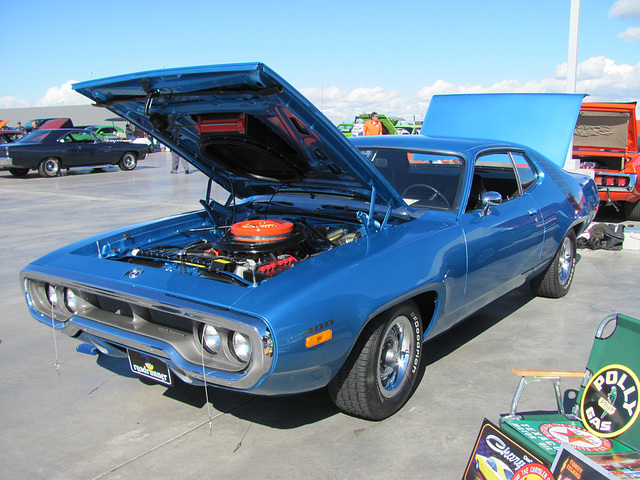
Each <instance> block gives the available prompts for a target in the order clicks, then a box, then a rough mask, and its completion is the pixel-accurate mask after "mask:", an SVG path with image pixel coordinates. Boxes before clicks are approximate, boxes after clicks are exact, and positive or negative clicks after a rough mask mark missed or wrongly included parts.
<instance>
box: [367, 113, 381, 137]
mask: <svg viewBox="0 0 640 480" xmlns="http://www.w3.org/2000/svg"><path fill="white" fill-rule="evenodd" d="M363 134H364V135H382V123H380V120H378V114H377V113H376V112H371V116H370V117H369V120H367V121H366V122H364V131H363Z"/></svg>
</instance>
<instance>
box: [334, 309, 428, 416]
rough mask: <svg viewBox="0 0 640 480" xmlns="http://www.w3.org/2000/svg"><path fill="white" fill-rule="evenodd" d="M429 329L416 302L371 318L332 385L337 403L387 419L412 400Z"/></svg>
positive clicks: (352, 411)
mask: <svg viewBox="0 0 640 480" xmlns="http://www.w3.org/2000/svg"><path fill="white" fill-rule="evenodd" d="M423 333H424V327H423V325H422V318H421V317H420V312H419V311H418V308H417V306H416V305H415V304H414V303H413V302H406V303H403V304H400V305H397V306H395V307H393V308H391V309H389V310H388V311H387V312H385V313H383V314H381V315H380V316H378V317H376V318H375V319H374V320H372V321H371V323H370V324H369V325H367V327H366V328H365V330H364V331H363V332H362V335H361V336H360V338H359V339H358V341H357V342H356V345H355V346H354V348H353V351H352V352H351V354H350V355H349V358H348V359H347V361H346V362H345V364H344V365H343V366H342V368H341V369H340V371H339V372H338V374H337V375H336V376H335V378H334V379H333V380H332V381H331V383H330V384H329V394H330V395H331V399H332V400H333V402H334V403H335V405H336V406H337V407H338V408H339V409H340V410H342V411H343V412H345V413H348V414H349V415H353V416H356V417H360V418H364V419H367V420H383V419H385V418H387V417H389V416H391V415H393V414H394V413H396V412H397V411H398V410H400V408H402V406H403V405H404V404H405V403H406V402H407V400H408V399H409V396H410V395H411V393H412V392H413V386H414V384H415V381H416V378H417V376H418V371H419V369H420V361H421V360H422V336H423Z"/></svg>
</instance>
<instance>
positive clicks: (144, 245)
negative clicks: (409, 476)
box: [21, 64, 598, 420]
mask: <svg viewBox="0 0 640 480" xmlns="http://www.w3.org/2000/svg"><path fill="white" fill-rule="evenodd" d="M74 88H75V89H76V90H77V91H79V92H80V93H82V94H84V95H86V96H87V97H89V98H91V99H92V100H94V101H95V102H97V103H98V104H99V105H102V106H104V107H106V108H108V109H109V110H111V111H112V112H114V113H115V114H117V115H119V116H122V117H124V118H126V119H127V120H129V121H130V122H131V123H133V124H135V125H136V126H138V127H139V128H141V129H143V130H144V131H146V132H148V133H149V134H151V135H153V136H154V137H156V138H157V139H158V140H159V141H160V142H162V143H163V144H165V145H168V146H170V148H171V149H172V150H174V151H177V152H178V153H179V154H180V155H181V156H183V157H184V158H186V159H188V160H189V162H191V163H192V164H193V165H194V166H195V167H197V168H198V169H199V170H201V171H202V172H204V174H206V175H208V176H209V178H210V182H209V187H208V189H207V191H206V192H203V199H202V200H201V202H200V203H201V208H200V209H199V210H198V211H194V212H190V213H185V214H182V215H178V216H175V217H171V218H166V219H162V220H158V221H153V222H149V223H143V224H139V225H134V226H131V227H127V228H122V229H119V230H116V231H112V232H109V233H106V234H104V235H99V236H97V237H93V238H89V239H86V240H82V241H80V242H77V243H74V244H72V245H69V246H67V247H65V248H62V249H60V250H57V251H55V252H53V253H50V254H49V255H46V256H45V257H43V258H41V259H39V260H36V261H35V262H33V263H31V264H30V265H28V266H27V267H26V268H25V269H24V270H23V271H22V273H21V280H22V286H23V289H24V293H25V296H26V300H27V304H28V307H29V311H30V312H31V314H32V315H33V317H34V318H35V319H37V320H39V321H40V322H42V323H44V324H46V325H49V326H53V327H54V328H56V329H58V330H60V331H61V332H64V333H66V334H68V335H70V336H73V337H76V338H77V339H78V341H79V342H85V343H86V344H89V345H90V347H89V349H90V350H91V349H95V350H97V351H98V352H100V354H104V355H114V356H122V357H128V359H129V363H130V366H131V369H132V370H133V371H134V372H136V373H138V374H140V375H143V376H147V377H150V378H153V379H155V380H157V381H159V382H162V383H164V384H167V385H170V384H172V383H173V382H175V381H177V379H180V381H183V382H186V383H189V384H197V385H203V384H205V385H212V386H218V387H222V388H228V389H235V390H241V391H246V392H252V393H255V394H263V395H282V394H294V393H298V392H305V391H310V390H314V389H318V388H323V387H328V390H329V392H330V395H331V397H332V398H333V400H334V401H335V404H336V405H337V406H338V407H339V408H340V409H342V410H343V411H344V412H347V413H349V414H352V415H355V416H359V417H363V418H367V419H375V420H379V419H383V418H386V417H388V416H389V415H392V414H393V413H394V412H396V411H397V410H398V409H400V408H401V407H402V406H403V405H404V404H405V403H406V401H407V399H408V398H409V396H410V394H411V392H412V389H413V388H414V383H415V380H416V377H417V375H418V372H419V369H420V362H421V360H422V357H423V353H422V352H423V342H424V341H427V340H430V339H432V338H434V337H436V336H437V335H439V334H441V333H442V332H444V331H445V330H447V329H449V328H451V327H452V326H453V325H455V324H457V323H458V322H460V321H462V320H464V319H465V318H467V317H469V316H470V315H472V314H473V313H474V312H476V311H478V310H479V309H480V308H482V307H483V306H485V305H487V304H488V303H489V302H491V301H493V300H495V299H497V298H499V297H500V296H502V295H504V294H505V293H507V292H509V291H510V290H512V289H514V288H516V287H518V286H520V285H522V284H523V283H525V282H530V283H531V285H532V287H533V289H534V291H535V292H536V293H538V294H539V295H544V296H548V297H561V296H563V295H565V294H566V293H567V291H568V290H569V287H570V285H571V280H572V277H573V272H574V267H575V262H576V253H575V252H576V250H575V249H576V236H577V235H578V234H580V233H581V232H582V231H583V230H584V229H585V228H586V227H587V225H588V224H589V223H590V221H591V220H592V219H593V217H594V215H595V211H596V208H597V205H598V194H597V191H596V188H595V185H594V183H593V181H592V180H589V179H587V177H583V176H578V175H572V174H569V173H567V172H565V171H563V170H562V169H561V168H559V167H558V166H557V165H556V164H555V163H554V162H553V161H551V160H555V161H557V162H559V161H564V157H565V156H566V152H567V151H568V148H569V141H570V138H571V135H572V133H573V127H574V125H575V121H576V117H577V115H578V111H579V108H580V103H581V99H582V96H579V95H574V96H571V95H530V96H526V95H521V96H493V95H487V96H477V95H471V96H455V97H437V98H434V100H433V101H432V105H431V107H430V109H429V114H428V115H427V117H426V119H425V124H424V126H423V129H422V133H423V134H422V135H397V136H381V137H363V138H359V139H355V140H354V141H351V140H349V139H347V138H345V137H344V135H343V134H342V133H340V131H339V130H338V129H336V128H335V126H334V125H333V124H332V123H331V122H330V121H329V120H328V119H327V118H325V117H324V115H322V113H321V112H320V111H319V110H318V109H316V108H315V107H314V106H313V105H312V104H311V103H310V102H309V101H308V100H306V99H305V98H304V97H303V96H302V95H301V94H300V93H298V92H297V91H296V90H295V89H294V88H293V87H291V86H290V85H289V84H287V83H286V82H285V81H284V80H283V79H282V78H281V77H279V76H278V75H277V74H276V73H275V72H273V71H272V70H270V69H269V68H267V67H266V66H264V65H263V64H238V65H223V66H205V67H190V68H183V69H174V70H166V69H165V70H161V71H153V72H144V73H137V74H131V75H124V76H119V77H114V78H108V79H103V80H95V81H89V82H84V83H80V84H77V85H75V86H74ZM494 104H495V108H492V107H491V105H494ZM510 105H511V107H509V106H510ZM510 108H511V109H513V108H516V109H517V110H518V112H519V113H520V116H516V117H515V118H514V116H513V115H512V113H510V110H509V109H510ZM536 111H539V112H544V117H545V118H544V121H541V120H540V116H538V117H537V118H535V112H536ZM456 112H457V113H456ZM460 112H464V116H465V120H464V121H463V120H461V119H460ZM478 115H479V116H480V117H479V118H481V119H482V121H475V122H474V120H473V119H474V118H476V120H477V116H478ZM501 117H502V119H501ZM520 121H522V122H523V123H522V124H520ZM460 122H462V123H464V122H467V124H466V125H464V128H465V129H467V128H468V129H469V130H470V135H471V136H474V135H476V134H481V133H482V134H483V137H484V138H492V139H491V140H473V139H465V138H442V137H429V136H427V135H426V134H425V133H427V132H430V131H439V132H440V133H442V132H443V131H444V130H446V129H447V128H449V129H450V130H451V131H452V133H453V134H454V135H456V136H458V137H460V133H459V132H456V129H458V128H460ZM492 122H495V124H494V125H493V127H492V128H490V126H488V125H489V124H491V123H492ZM503 124H507V127H508V128H507V127H505V126H504V125H503ZM474 125H476V126H477V127H478V128H479V129H480V130H479V131H475V130H474V129H476V127H474ZM482 128H485V129H486V128H488V129H489V133H483V132H482V131H481V130H482ZM544 130H546V131H547V132H546V134H543V133H541V132H543V131H544ZM490 132H496V134H497V135H498V136H492V135H491V133H490ZM518 135H524V136H525V137H524V138H529V137H528V136H531V138H530V140H531V141H532V143H535V144H536V145H540V147H541V148H542V150H543V153H544V154H543V153H540V152H538V151H536V150H533V149H532V148H530V147H528V146H523V145H520V144H514V143H510V142H509V141H505V138H506V139H507V140H508V139H509V138H508V137H510V136H514V137H515V138H518ZM501 137H503V138H501ZM562 150H564V151H562ZM547 157H549V158H547ZM214 184H217V185H218V186H219V187H215V185H214ZM214 187H215V188H223V189H225V190H226V191H227V192H228V198H227V200H226V201H225V202H223V203H216V202H215V201H214V200H213V199H212V196H213V195H212V191H213V189H214ZM218 198H220V196H218ZM85 349H87V348H85Z"/></svg>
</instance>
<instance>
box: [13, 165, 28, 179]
mask: <svg viewBox="0 0 640 480" xmlns="http://www.w3.org/2000/svg"><path fill="white" fill-rule="evenodd" d="M9 173H10V174H11V175H13V176H14V177H26V176H27V173H29V169H28V168H20V167H13V168H10V169H9Z"/></svg>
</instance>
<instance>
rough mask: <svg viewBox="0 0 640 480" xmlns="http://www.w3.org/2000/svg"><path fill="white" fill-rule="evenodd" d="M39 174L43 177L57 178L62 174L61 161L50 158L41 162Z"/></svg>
mask: <svg viewBox="0 0 640 480" xmlns="http://www.w3.org/2000/svg"><path fill="white" fill-rule="evenodd" d="M38 173H39V174H40V176H41V177H47V178H49V177H56V176H58V175H59V174H60V160H58V159H57V158H53V157H49V158H45V159H44V160H43V161H41V162H40V165H39V166H38Z"/></svg>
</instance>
